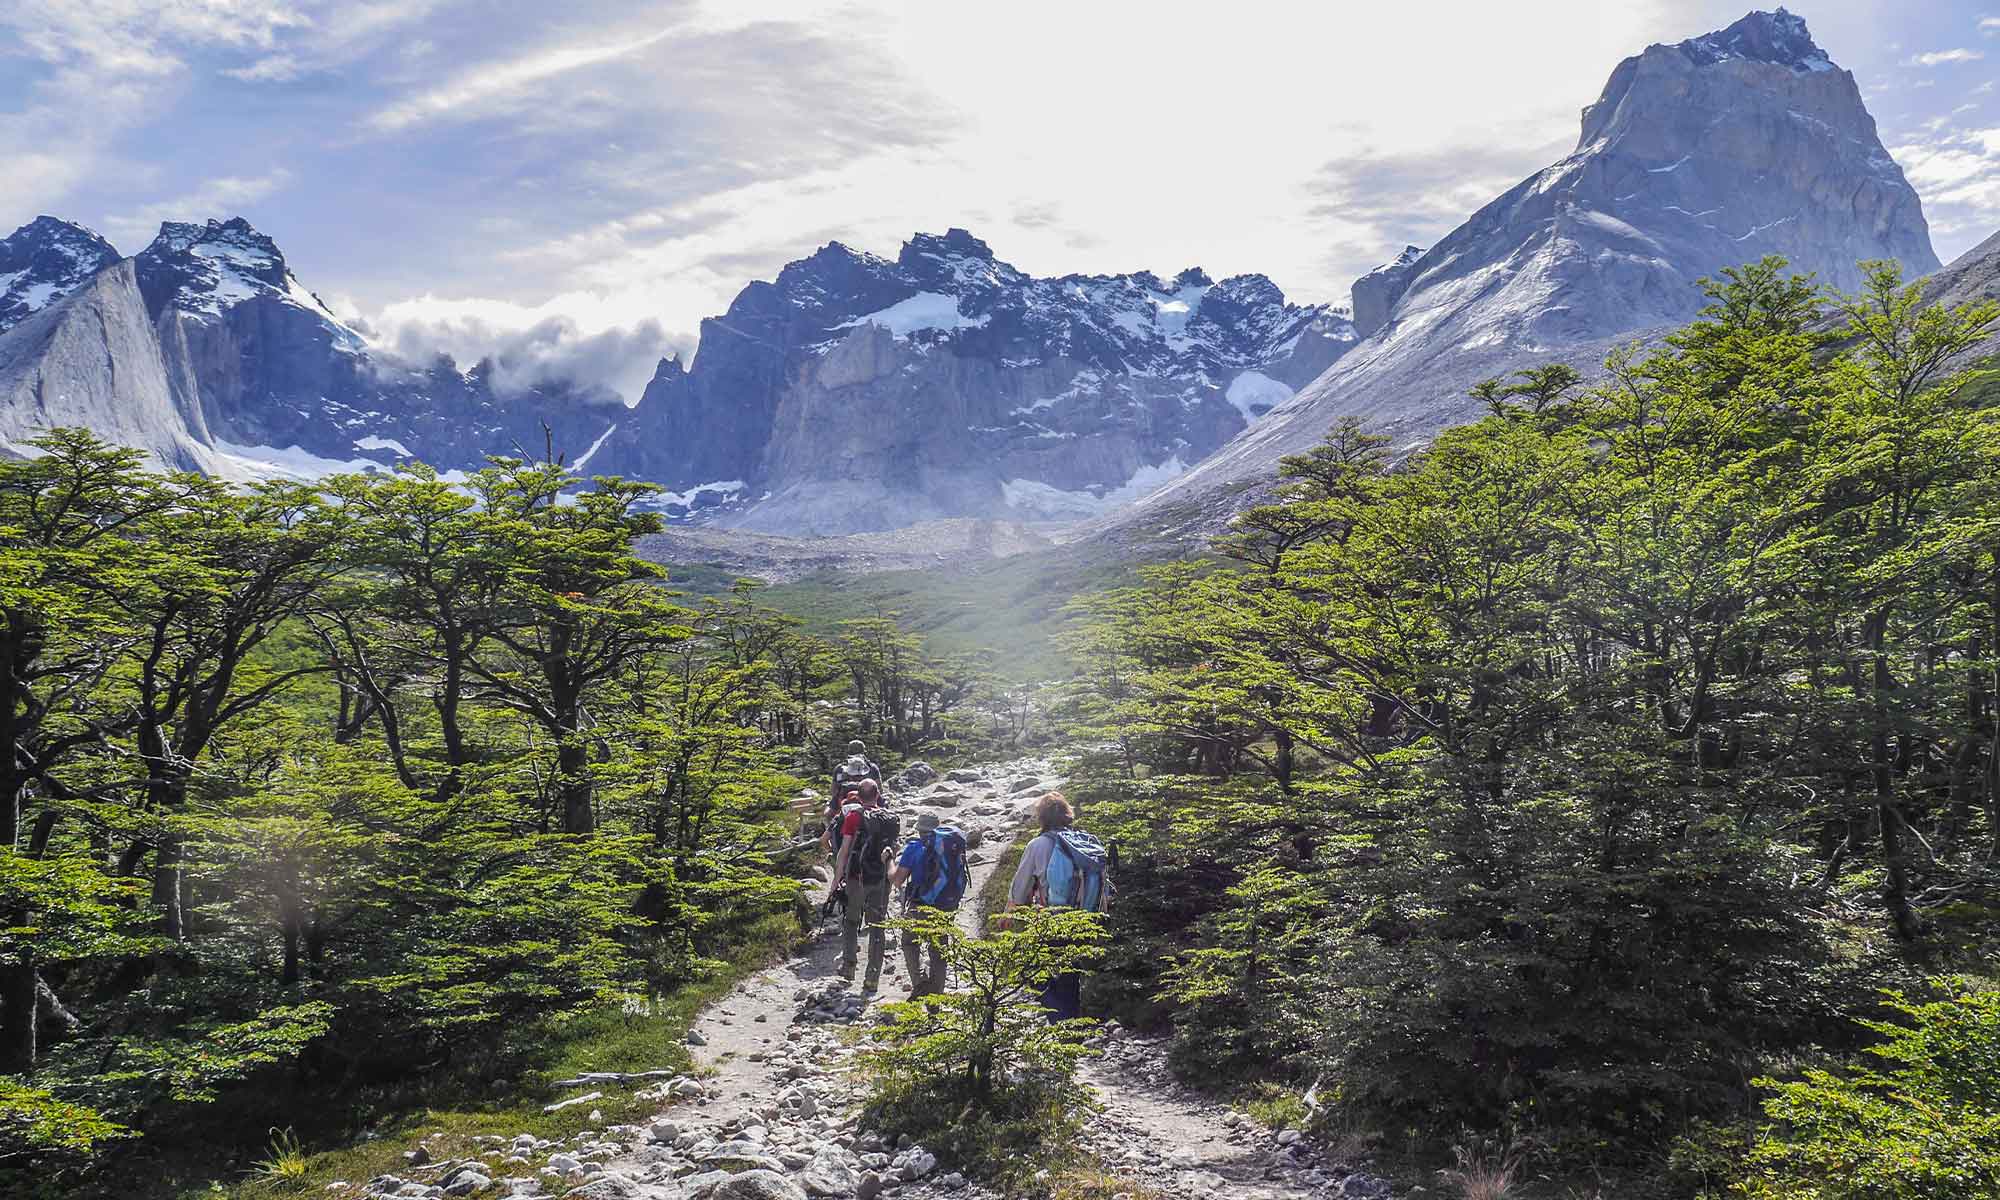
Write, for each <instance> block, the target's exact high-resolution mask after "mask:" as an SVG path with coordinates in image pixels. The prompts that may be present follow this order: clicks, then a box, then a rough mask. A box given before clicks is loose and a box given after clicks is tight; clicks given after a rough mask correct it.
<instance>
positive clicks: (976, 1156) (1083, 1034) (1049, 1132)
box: [863, 909, 1104, 1179]
mask: <svg viewBox="0 0 2000 1200" xmlns="http://www.w3.org/2000/svg"><path fill="white" fill-rule="evenodd" d="M895 924H896V925H897V926H898V927H900V928H903V929H906V930H909V931H911V932H914V933H916V934H917V935H918V936H921V937H924V938H928V939H932V940H934V941H936V942H937V944H938V945H939V946H940V947H941V948H942V950H943V953H944V958H945V961H946V963H947V964H948V965H949V967H950V969H951V973H952V978H953V979H954V980H955V981H956V983H957V985H958V989H959V990H956V991H953V992H950V993H948V994H944V995H933V996H925V997H923V998H921V999H918V1000H912V1001H908V1002H905V1003H901V1004H892V1005H888V1006H886V1007H885V1010H884V1011H885V1013H886V1015H887V1017H888V1022H887V1023H886V1024H884V1025H882V1026H880V1027H879V1028H877V1029H875V1030H873V1031H871V1033H870V1037H871V1039H872V1040H873V1042H874V1045H873V1047H872V1048H871V1049H870V1050H869V1051H868V1052H867V1053H866V1055H865V1056H864V1060H863V1061H864V1063H865V1066H866V1068H867V1070H868V1072H869V1074H870V1077H871V1084H872V1088H873V1093H872V1095H871V1097H870V1100H869V1104H868V1113H867V1115H868V1119H869V1120H870V1121H872V1122H873V1123H875V1124H876V1125H877V1126H878V1127H879V1128H880V1129H881V1130H882V1131H883V1132H884V1133H886V1134H889V1135H891V1136H895V1135H901V1134H908V1135H909V1136H911V1137H912V1138H915V1139H916V1140H918V1141H920V1142H922V1143H923V1144H925V1145H927V1146H929V1147H931V1148H932V1149H933V1150H934V1151H936V1152H938V1153H940V1154H941V1155H943V1156H944V1157H945V1158H946V1159H947V1160H948V1161H950V1162H952V1163H954V1164H956V1165H957V1166H959V1167H960V1168H961V1169H963V1170H966V1171H969V1172H972V1173H974V1174H978V1175H982V1176H987V1177H995V1178H1002V1179H1006V1178H1010V1177H1011V1175H1012V1174H1013V1173H1014V1172H1017V1171H1023V1170H1026V1171H1028V1172H1029V1173H1032V1171H1033V1170H1036V1169H1040V1168H1042V1167H1045V1166H1049V1165H1051V1161H1052V1160H1051V1151H1052V1150H1053V1149H1054V1148H1056V1147H1062V1146H1069V1145H1072V1144H1074V1141H1075V1137H1076V1134H1077V1132H1078V1131H1079V1129H1080V1125H1081V1119H1082V1117H1083V1115H1084V1113H1085V1112H1086V1111H1087V1108H1088V1100H1087V1098H1086V1096H1085V1093H1084V1091H1083V1090H1082V1089H1081V1088H1079V1087H1077V1086H1076V1084H1075V1074H1076V1067H1077V1063H1078V1062H1079V1061H1080V1060H1081V1059H1082V1058H1083V1056H1084V1054H1085V1053H1086V1052H1087V1049H1088V1047H1087V1045H1086V1038H1087V1037H1088V1036H1089V1033H1090V1031H1091V1029H1092V1028H1093V1027H1094V1023H1093V1022H1089V1021H1065V1022H1061V1023H1055V1024H1052V1023H1050V1022H1049V1020H1048V1018H1047V1015H1046V1013H1045V1012H1044V1010H1043V1009H1042V1007H1041V1005H1040V1004H1039V1003H1038V1001H1037V999H1036V997H1037V993H1038V992H1039V990H1040V988H1041V987H1042V986H1043V985H1044V984H1046V983H1047V982H1048V981H1049V980H1051V979H1053V978H1055V977H1056V976H1058V975H1062V974H1065V973H1067V972H1070V971H1076V970H1080V969H1081V968H1083V967H1085V966H1087V965H1089V964H1090V963H1091V962H1093V961H1095V960H1096V958H1097V957H1098V955H1099V954H1100V953H1101V947H1102V944H1103V941H1104V931H1103V927H1102V922H1101V920H1100V919H1099V918H1098V917H1097V916H1096V915H1095V914H1091V913H1081V912H1075V911H1072V910H1049V909H1035V910H1030V911H1027V912H1024V913H1020V914H1017V922H1016V924H1017V927H1016V928H1013V929H1009V930H1006V931H1003V932H1000V933H996V934H994V935H993V936H991V937H986V938H969V937H966V936H965V935H964V934H963V933H962V932H961V931H960V930H959V928H958V926H957V925H956V924H955V923H954V922H953V921H952V919H951V918H950V917H949V916H947V915H944V914H940V913H932V912H929V911H928V910H926V912H925V913H924V915H921V916H919V917H916V918H913V919H911V920H908V921H899V922H895ZM1057 1157H1060V1156H1057Z"/></svg>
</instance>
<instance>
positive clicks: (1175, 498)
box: [1132, 10, 1937, 521]
mask: <svg viewBox="0 0 2000 1200" xmlns="http://www.w3.org/2000/svg"><path fill="white" fill-rule="evenodd" d="M1767 255H1776V256H1780V257H1782V258H1784V259H1785V260H1786V261H1787V262H1789V263H1790V265H1791V267H1792V269H1793V270H1795V271H1799V272H1812V273H1814V274H1816V275H1817V276H1818V278H1819V280H1820V281H1822V282H1824V283H1826V284H1829V285H1831V286H1833V287H1837V288H1841V289H1846V290H1852V289H1854V288H1855V287H1857V286H1859V284H1860V282H1861V275H1860V271H1859V269H1858V268H1857V266H1856V264H1857V263H1858V262H1860V261H1862V260H1866V259H1894V260H1896V261H1898V262H1900V263H1901V264H1902V265H1903V267H1904V269H1905V270H1906V271H1907V272H1908V274H1909V275H1911V276H1912V277H1914V276H1917V275H1923V274H1926V273H1928V272H1930V271H1932V270H1935V269H1936V267H1937V255H1936V253H1935V252H1934V251H1933V250H1932V248H1931V244H1930V231H1929V227H1928V225H1927V224H1926V223H1925V221H1924V214H1923V207H1922V204H1921V202H1920V201H1919V199H1918V197H1917V193H1916V191H1915V190H1914V189H1913V188H1911V187H1910V184H1909V181H1908V180H1907V179H1905V178H1904V176H1903V172H1902V170H1901V169H1900V168H1899V167H1897V165H1896V162H1895V160H1894V159H1892V158H1891V157H1890V156H1889V153H1888V151H1887V150H1886V149H1885V148H1884V147H1883V145H1882V142H1881V139H1880V138H1879V136H1878V135H1877V132H1876V128H1875V122H1874V118H1873V117H1871V116H1870V115H1869V113H1868V110H1867V106H1866V104H1865V103H1864V102H1863V99H1862V96H1861V91H1860V88H1859V87H1858V86H1857V85H1856V83H1855V80H1854V76H1853V75H1851V74H1850V73H1848V72H1847V71H1845V70H1842V69H1840V68H1839V67H1837V66H1836V65H1835V64H1834V63H1833V62H1832V60H1831V59H1829V58H1828V57H1827V56H1826V54H1825V52H1824V51H1822V50H1821V49H1820V48H1819V46H1818V45H1817V44H1815V43H1814V42H1813V40H1812V35H1811V33H1810V31H1808V30H1807V28H1806V26H1805V23H1804V22H1803V21H1801V20H1800V19H1799V18H1797V17H1796V16H1793V15H1792V14H1790V13H1787V12H1784V11H1782V10H1780V11H1778V12H1772V13H1752V14H1750V15H1749V16H1747V17H1745V18H1743V19H1742V20H1740V21H1737V22H1735V23H1734V24H1732V25H1730V26H1728V27H1727V28H1725V29H1721V30H1717V31H1716V32H1713V33H1708V34H1704V35H1702V36H1700V37H1695V38H1690V39H1688V40H1687V41H1684V42H1679V43H1675V44H1672V45H1655V46H1650V47H1648V48H1647V49H1645V50H1643V51H1642V52H1640V53H1638V54H1635V55H1632V56H1631V57H1628V58H1626V59H1625V60H1624V61H1622V62H1620V63H1618V64H1617V66H1616V67H1615V68H1614V69H1613V70H1612V71H1611V74H1610V78H1609V79H1608V80H1607V82H1606V83H1605V86H1604V89H1603V91H1602V93H1601V94H1600V95H1599V97H1598V99H1597V100H1596V101H1595V102H1594V103H1592V104H1591V105H1590V106H1589V107H1588V108H1585V109H1584V110H1583V121H1582V131H1581V137H1580V138H1579V140H1578V144H1577V148H1576V150H1575V151H1574V152H1572V153H1571V154H1569V155H1568V156H1567V157H1565V158H1563V159H1561V160H1560V161H1558V162H1555V163H1552V164H1550V165H1549V166H1547V167H1545V168H1543V169H1542V170H1540V171H1537V172H1535V173H1534V174H1533V175H1530V176H1529V177H1528V178H1526V179H1524V180H1522V181H1521V182H1520V183H1518V184H1516V185H1515V186H1514V187H1512V188H1509V189H1508V190H1507V191H1505V192H1503V193H1502V194H1500V195H1499V196H1496V197H1495V198H1494V199H1492V200H1491V201H1489V202H1488V203H1487V204H1486V205H1484V206H1483V207H1481V208H1480V209H1479V210H1478V211H1477V212H1475V213H1473V214H1472V215H1471V216H1470V217H1468V218H1467V219H1466V220H1465V221H1464V222H1463V223H1462V224H1461V225H1459V227H1458V228H1457V229H1455V230H1453V231H1452V232H1451V233H1450V234H1449V235H1447V236H1446V237H1444V238H1443V239H1441V240H1439V241H1438V242H1437V243H1436V244H1435V245H1433V246H1431V247H1430V248H1429V249H1428V250H1422V251H1419V250H1418V249H1417V248H1415V247H1411V248H1409V249H1406V250H1405V251H1404V252H1403V253H1402V254H1401V255H1399V256H1398V257H1397V258H1396V259H1395V260H1394V261H1392V262H1389V263H1385V264H1383V266H1381V267H1379V268H1377V269H1376V270H1374V271H1371V272H1369V273H1368V274H1366V275H1364V276H1362V277H1361V279H1359V280H1357V281H1356V282H1355V284H1354V330H1355V332H1357V333H1360V334H1363V335H1366V340H1365V341H1363V342H1361V343H1360V345H1359V346H1357V347H1356V348H1355V349H1354V351H1353V352H1352V353H1348V354H1345V355H1342V356H1341V357H1340V358H1339V360H1338V361H1337V362H1335V363H1334V364H1333V365H1332V366H1331V367H1330V368H1329V369H1328V370H1327V371H1326V372H1324V373H1323V374H1322V375H1320V376H1319V378H1317V379H1316V380H1314V381H1313V382H1312V383H1311V384H1310V385H1309V386H1307V387H1305V388H1302V389H1301V390H1300V391H1299V392H1298V393H1297V395H1296V396H1295V397H1293V398H1291V399H1289V400H1287V401H1286V402H1284V403H1282V404H1280V405H1278V406H1277V407H1276V408H1275V409H1274V410H1273V411H1272V412H1271V413H1270V414H1269V415H1267V416H1265V417H1263V418H1262V419H1260V420H1258V421H1257V422H1256V423H1255V424H1254V425H1252V426H1251V427H1250V428H1249V429H1248V430H1246V431H1245V432H1244V433H1243V434H1242V435H1241V436H1239V437H1237V438H1236V439H1234V440H1233V441H1232V442H1231V443H1230V444H1229V445H1227V446H1224V447H1222V448H1221V449H1220V450H1218V451H1217V452H1216V454H1214V455H1213V456H1211V457H1209V458H1208V459H1207V460H1205V461H1204V462H1203V463H1201V464H1200V465H1199V466H1198V467H1197V468H1196V469H1195V470H1194V471H1191V472H1189V473H1188V475H1187V476H1186V477H1185V478H1184V479H1182V480H1177V481H1176V482H1175V484H1174V485H1173V486H1172V487H1171V488H1169V489H1163V490H1162V491H1161V492H1160V493H1158V496H1157V498H1156V501H1155V503H1157V504H1165V503H1169V502H1176V503H1177V502H1179V501H1180V500H1182V499H1185V498H1187V497H1190V496H1195V495H1200V496H1204V497H1217V496H1221V495H1224V494H1225V493H1226V494H1230V495H1234V494H1235V493H1231V492H1229V491H1228V489H1229V488H1230V487H1232V486H1233V485H1234V484H1235V483H1236V482H1237V481H1240V480H1243V479H1246V478H1252V479H1263V478H1268V477H1269V475H1270V473H1271V471H1272V469H1273V468H1274V467H1275V466H1276V464H1277V462H1278V460H1279V459H1280V458H1282V457H1283V456H1284V455H1286V454H1295V453H1299V452H1301V451H1304V450H1307V449H1309V448H1310V447H1311V446H1312V445H1314V444H1315V443H1316V442H1318V441H1319V439H1320V438H1321V437H1322V436H1323V435H1324V434H1325V432H1326V430H1327V429H1328V428H1329V427H1330V426H1331V425H1332V424H1333V423H1334V422H1335V421H1336V420H1338V419H1340V418H1343V417H1349V416H1353V417H1359V418H1362V419H1365V420H1368V421H1370V422H1371V423H1372V424H1373V425H1374V426H1375V427H1376V428H1378V429H1381V430H1383V431H1385V432H1386V433H1388V435H1389V436H1391V437H1393V438H1396V439H1398V444H1399V445H1410V444H1415V443H1416V442H1418V441H1420V440H1422V439H1423V438H1426V437H1428V436H1429V435H1430V434H1431V433H1433V432H1435V431H1436V430H1437V429H1438V428H1440V427H1442V426H1445V425H1449V424H1453V423H1455V422H1457V421H1460V420H1464V419H1467V418H1470V417H1474V416H1476V415H1478V406H1477V405H1476V404H1475V403H1473V402H1472V401H1470V400H1468V399H1467V397H1466V393H1467V390H1468V389H1469V388H1471V387H1472V386H1473V385H1474V384H1475V383H1476V382H1477V381H1478V380H1480V379H1484V378H1488V377H1492V376H1497V375H1505V374H1507V373H1508V372H1509V371H1512V370H1517V369H1520V368H1522V367H1526V366H1533V365H1537V364H1542V363H1548V362H1552V361H1560V362H1565V363H1568V364H1570V365H1572V366H1576V367H1578V368H1579V369H1582V370H1585V371H1590V370H1593V369H1595V368H1597V367H1599V366H1600V365H1601V364H1602V362H1603V359H1604V355H1605V353H1606V352H1607V351H1608V350H1609V349H1610V348H1612V347H1613V346H1616V345H1619V344H1622V343H1624V342H1627V341H1629V340H1631V339H1633V338H1635V337H1636V338H1644V337H1647V336H1649V335H1654V334H1657V333H1660V332H1662V331H1664V330H1667V329H1670V328H1672V327H1673V326H1675V325H1678V324H1680V323H1681V322H1684V321H1686V320H1687V319H1688V318H1690V317H1691V316H1693V315H1694V314H1695V312H1696V311H1698V310H1699V309H1700V307H1701V305H1702V303H1703V296H1702V292H1701V286H1700V281H1701V280H1702V279H1703V278H1704V277H1711V278H1712V277H1714V276H1716V275H1717V274H1718V273H1719V272H1721V271H1722V270H1723V269H1725V268H1728V267H1734V266H1739V265H1741V264H1743V263H1746V262H1754V261H1756V260H1758V259H1761V258H1764V257H1765V256H1767ZM1138 513H1140V514H1146V515H1138V514H1135V516H1134V517H1133V518H1132V519H1133V520H1134V521H1143V520H1150V519H1152V514H1150V513H1147V512H1146V510H1145V509H1141V510H1138Z"/></svg>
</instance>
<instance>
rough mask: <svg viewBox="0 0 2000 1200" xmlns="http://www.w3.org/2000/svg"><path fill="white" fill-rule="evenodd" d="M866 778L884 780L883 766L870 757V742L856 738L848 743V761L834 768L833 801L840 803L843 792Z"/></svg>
mask: <svg viewBox="0 0 2000 1200" xmlns="http://www.w3.org/2000/svg"><path fill="white" fill-rule="evenodd" d="M864 779H872V780H874V781H875V782H876V783H880V782H882V768H881V767H878V766H876V765H875V761H874V760H873V759H871V758H869V757H868V744H867V743H866V742H863V741H862V740H861V739H859V738H856V739H855V740H853V741H851V742H849V743H847V759H846V761H844V762H842V763H841V764H840V765H838V766H836V767H835V768H834V769H833V795H832V797H831V799H832V800H833V802H834V803H835V804H838V803H840V796H841V793H842V792H844V791H846V790H847V789H848V788H851V787H853V786H854V785H855V784H857V783H860V782H861V781H862V780H864Z"/></svg>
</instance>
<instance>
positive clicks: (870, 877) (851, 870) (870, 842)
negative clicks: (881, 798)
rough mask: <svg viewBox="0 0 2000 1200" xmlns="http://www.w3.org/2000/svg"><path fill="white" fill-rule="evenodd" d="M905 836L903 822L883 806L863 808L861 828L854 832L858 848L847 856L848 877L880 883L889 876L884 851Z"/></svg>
mask: <svg viewBox="0 0 2000 1200" xmlns="http://www.w3.org/2000/svg"><path fill="white" fill-rule="evenodd" d="M902 840H903V822H902V821H900V820H898V819H897V817H896V814H894V813H892V812H890V811H888V810H887V809H882V808H868V809H863V810H862V812H861V830H860V832H858V833H856V834H855V835H854V849H853V851H852V852H850V853H849V854H848V856H847V877H848V878H849V879H859V880H860V881H861V882H863V883H880V882H882V881H883V880H884V879H886V878H888V876H889V864H888V863H886V862H884V861H883V852H884V851H886V850H889V849H891V848H893V847H894V846H896V845H897V844H898V843H900V842H901V841H902Z"/></svg>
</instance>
